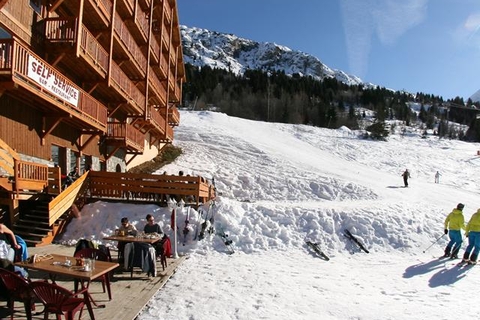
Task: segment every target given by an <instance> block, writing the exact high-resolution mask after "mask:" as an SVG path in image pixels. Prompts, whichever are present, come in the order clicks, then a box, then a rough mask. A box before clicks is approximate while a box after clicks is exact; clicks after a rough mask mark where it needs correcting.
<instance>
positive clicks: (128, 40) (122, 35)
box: [113, 13, 147, 75]
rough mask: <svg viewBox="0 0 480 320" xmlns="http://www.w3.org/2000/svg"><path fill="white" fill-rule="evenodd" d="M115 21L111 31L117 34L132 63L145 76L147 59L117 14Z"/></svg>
mask: <svg viewBox="0 0 480 320" xmlns="http://www.w3.org/2000/svg"><path fill="white" fill-rule="evenodd" d="M115 15H116V16H115V21H114V26H113V29H114V31H115V33H116V34H117V36H118V38H119V39H120V40H121V41H122V43H123V44H124V46H125V48H127V50H129V52H130V54H131V55H132V58H133V62H135V63H136V64H137V65H138V67H139V68H140V69H141V70H142V72H143V74H144V75H145V74H146V71H147V70H146V67H147V58H146V57H145V56H144V55H143V53H142V51H141V50H140V48H139V47H138V45H137V43H136V42H135V39H134V38H133V36H132V34H131V33H130V31H128V28H127V26H126V25H125V23H124V22H123V20H122V17H120V15H119V14H118V13H115Z"/></svg>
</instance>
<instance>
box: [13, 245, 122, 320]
mask: <svg viewBox="0 0 480 320" xmlns="http://www.w3.org/2000/svg"><path fill="white" fill-rule="evenodd" d="M39 258H40V261H35V262H28V261H22V262H16V263H15V265H16V266H18V267H22V268H25V269H30V270H37V271H42V272H46V273H48V274H49V275H50V279H51V280H52V281H53V282H55V277H56V276H57V275H60V276H65V277H69V278H73V279H78V280H83V281H80V283H82V286H83V288H87V291H86V293H87V295H88V298H89V301H91V302H92V303H93V304H95V305H96V306H98V307H100V308H102V307H105V305H97V303H96V302H95V301H94V300H93V297H92V296H91V294H90V293H89V292H88V287H89V285H90V282H91V281H92V280H95V279H97V278H99V277H101V276H103V275H104V274H106V273H108V272H110V271H113V270H115V269H116V268H117V267H118V266H119V264H118V263H116V262H108V261H100V260H95V265H94V268H93V269H91V270H88V271H85V269H84V267H81V266H76V265H75V262H76V258H75V257H72V256H66V255H60V254H44V255H42V256H40V257H39ZM67 260H70V261H71V265H68V264H67V263H66V262H67ZM84 281H85V282H87V285H84V284H83V282H84ZM87 307H88V312H89V314H90V318H91V319H92V320H94V319H95V316H94V314H93V310H92V308H91V306H88V305H87Z"/></svg>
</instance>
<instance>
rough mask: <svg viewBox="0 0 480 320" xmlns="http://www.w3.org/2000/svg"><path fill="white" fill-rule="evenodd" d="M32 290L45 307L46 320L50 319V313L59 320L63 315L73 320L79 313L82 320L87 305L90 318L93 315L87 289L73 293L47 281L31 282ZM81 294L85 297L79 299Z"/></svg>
mask: <svg viewBox="0 0 480 320" xmlns="http://www.w3.org/2000/svg"><path fill="white" fill-rule="evenodd" d="M30 288H31V289H32V291H33V293H34V294H35V295H36V296H37V298H38V299H39V300H40V301H41V302H42V303H43V305H44V306H45V309H44V311H43V312H44V313H45V319H48V315H49V314H50V313H54V314H55V315H56V316H57V319H60V318H61V316H62V315H63V316H65V319H66V320H73V318H74V317H75V314H76V313H77V312H80V315H79V317H78V319H81V318H82V311H83V307H84V306H85V305H87V308H88V311H89V313H90V317H92V315H93V311H92V308H91V305H90V300H89V297H88V294H87V292H86V291H87V289H86V288H85V289H83V290H81V291H79V292H77V293H73V292H71V291H70V290H68V289H66V288H63V287H61V286H59V285H57V284H54V283H50V282H46V281H35V282H31V283H30ZM80 294H83V297H78V295H80Z"/></svg>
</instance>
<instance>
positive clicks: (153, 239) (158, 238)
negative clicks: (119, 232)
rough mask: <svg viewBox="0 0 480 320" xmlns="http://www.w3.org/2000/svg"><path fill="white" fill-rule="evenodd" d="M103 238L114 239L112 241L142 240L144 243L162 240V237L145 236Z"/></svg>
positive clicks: (106, 238)
mask: <svg viewBox="0 0 480 320" xmlns="http://www.w3.org/2000/svg"><path fill="white" fill-rule="evenodd" d="M103 240H112V241H120V242H142V243H150V244H153V243H155V242H157V241H160V240H161V238H160V237H148V236H147V237H143V236H138V237H137V236H109V237H104V238H103Z"/></svg>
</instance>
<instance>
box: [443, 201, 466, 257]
mask: <svg viewBox="0 0 480 320" xmlns="http://www.w3.org/2000/svg"><path fill="white" fill-rule="evenodd" d="M464 207H465V205H464V204H463V203H459V204H458V205H457V207H456V208H455V209H453V211H452V212H450V214H449V215H448V216H447V218H446V219H445V234H448V236H449V237H450V242H449V243H448V244H447V247H446V248H445V254H444V255H443V256H444V257H450V259H457V258H458V251H460V247H461V246H462V233H461V232H460V230H461V229H464V230H465V219H464V218H463V212H462V210H463V208H464ZM449 230H450V231H449Z"/></svg>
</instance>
